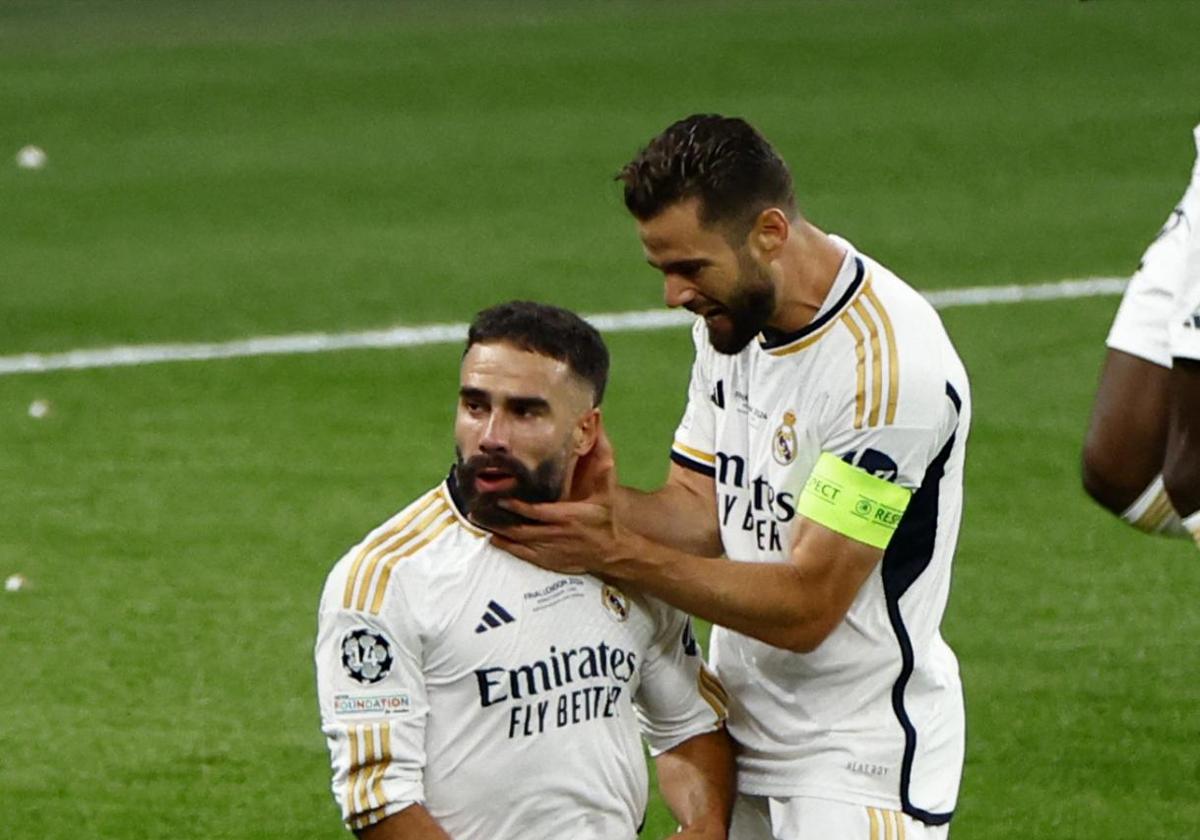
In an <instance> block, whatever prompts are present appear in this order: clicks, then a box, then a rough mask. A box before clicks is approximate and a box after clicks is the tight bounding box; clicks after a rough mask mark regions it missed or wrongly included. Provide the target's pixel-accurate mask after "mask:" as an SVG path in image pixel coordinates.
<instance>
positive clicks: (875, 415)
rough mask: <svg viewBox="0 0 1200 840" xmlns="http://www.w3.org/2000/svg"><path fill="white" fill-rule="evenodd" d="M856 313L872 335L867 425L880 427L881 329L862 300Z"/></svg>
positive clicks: (881, 383) (856, 305)
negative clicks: (869, 402)
mask: <svg viewBox="0 0 1200 840" xmlns="http://www.w3.org/2000/svg"><path fill="white" fill-rule="evenodd" d="M854 311H855V312H857V313H858V317H859V318H862V321H863V323H864V324H866V325H867V331H868V332H869V333H870V334H871V413H870V415H869V416H868V418H867V425H868V426H878V425H879V409H880V408H881V407H882V406H883V353H882V352H881V351H880V348H879V329H878V328H877V327H876V326H875V319H874V318H872V317H871V313H870V312H868V311H867V308H866V307H865V306H863V302H862V299H861V298H860V299H858V300H856V301H854Z"/></svg>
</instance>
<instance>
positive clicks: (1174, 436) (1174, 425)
mask: <svg viewBox="0 0 1200 840" xmlns="http://www.w3.org/2000/svg"><path fill="white" fill-rule="evenodd" d="M1170 391H1171V396H1170V409H1169V410H1170V422H1169V426H1168V432H1167V452H1166V457H1165V458H1164V459H1163V484H1164V485H1165V486H1166V490H1167V495H1169V496H1170V497H1171V503H1172V504H1173V505H1174V506H1175V510H1177V511H1179V513H1180V515H1181V516H1183V517H1185V518H1186V517H1188V516H1190V515H1191V514H1192V513H1194V512H1196V511H1198V510H1200V360H1196V359H1175V360H1174V363H1173V366H1172V368H1171V380H1170Z"/></svg>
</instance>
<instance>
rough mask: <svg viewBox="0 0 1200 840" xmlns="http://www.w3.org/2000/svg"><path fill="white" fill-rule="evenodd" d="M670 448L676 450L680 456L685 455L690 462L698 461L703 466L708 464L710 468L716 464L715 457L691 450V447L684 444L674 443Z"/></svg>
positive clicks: (697, 450)
mask: <svg viewBox="0 0 1200 840" xmlns="http://www.w3.org/2000/svg"><path fill="white" fill-rule="evenodd" d="M672 448H674V449H678V450H679V452H680V453H681V454H683V455H686V456H688V457H689V458H691V459H692V460H694V461H699V462H701V463H703V464H708V465H710V466H711V465H713V464H715V463H716V462H717V456H716V455H713V454H711V453H708V452H701V451H700V450H699V449H693V448H692V447H690V446H687V445H686V444H682V443H680V442H679V441H675V443H674V445H673V447H672Z"/></svg>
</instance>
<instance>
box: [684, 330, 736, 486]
mask: <svg viewBox="0 0 1200 840" xmlns="http://www.w3.org/2000/svg"><path fill="white" fill-rule="evenodd" d="M692 341H693V343H694V344H695V346H696V358H695V361H693V362H692V375H691V379H690V381H689V382H688V396H687V407H686V408H685V409H684V411H683V417H682V418H681V419H680V421H679V425H678V426H677V427H676V429H675V440H674V442H673V443H672V445H671V460H672V461H674V462H675V463H677V464H679V465H680V466H683V467H687V468H688V469H691V470H695V471H696V472H699V473H703V474H704V475H708V476H713V475H715V474H716V469H715V467H714V464H715V462H716V456H715V454H714V452H715V451H716V438H715V425H714V420H715V417H714V406H715V405H718V404H723V403H724V400H725V396H724V394H723V393H722V392H723V390H724V385H723V383H720V382H718V383H717V384H716V385H714V384H712V382H711V376H710V375H709V372H708V371H707V369H706V367H707V365H706V361H707V357H708V339H707V337H706V335H705V327H704V322H703V321H702V320H698V321H697V322H696V324H695V326H694V327H693V328H692Z"/></svg>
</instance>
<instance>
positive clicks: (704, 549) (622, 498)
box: [613, 464, 722, 557]
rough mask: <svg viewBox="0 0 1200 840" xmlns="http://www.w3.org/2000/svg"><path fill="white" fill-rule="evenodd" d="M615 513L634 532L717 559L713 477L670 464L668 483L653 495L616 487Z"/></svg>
mask: <svg viewBox="0 0 1200 840" xmlns="http://www.w3.org/2000/svg"><path fill="white" fill-rule="evenodd" d="M613 506H614V513H615V516H616V518H617V519H618V520H620V521H621V523H622V524H624V525H625V527H627V528H629V529H630V530H631V531H633V532H635V533H637V534H641V535H642V536H643V537H646V538H648V539H651V540H653V541H654V542H656V543H661V544H662V545H669V546H671V547H672V548H677V549H679V550H680V551H687V552H689V553H692V554H699V555H701V556H704V557H717V556H719V555H720V554H721V551H722V548H721V531H720V528H719V527H718V526H717V492H716V486H715V485H714V483H713V480H712V478H711V477H709V476H706V475H701V474H700V473H698V472H695V471H694V470H689V469H686V468H685V467H681V466H679V465H678V464H671V471H670V472H669V473H668V474H667V482H666V484H665V485H663V486H662V487H661V488H659V489H658V490H655V491H654V492H652V493H644V492H642V491H641V490H634V489H633V488H631V487H617V488H616V492H615V494H614V496H613Z"/></svg>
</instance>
